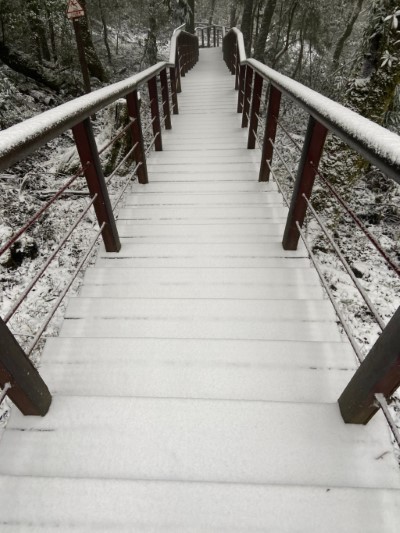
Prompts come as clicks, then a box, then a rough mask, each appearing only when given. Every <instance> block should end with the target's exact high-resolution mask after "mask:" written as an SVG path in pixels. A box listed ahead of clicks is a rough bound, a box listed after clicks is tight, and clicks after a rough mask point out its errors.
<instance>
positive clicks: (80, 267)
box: [26, 222, 106, 355]
mask: <svg viewBox="0 0 400 533" xmlns="http://www.w3.org/2000/svg"><path fill="white" fill-rule="evenodd" d="M105 225H106V223H105V222H103V224H102V225H101V226H100V229H99V230H98V231H97V232H96V235H95V237H94V239H93V240H92V242H91V243H90V246H89V248H88V250H87V251H86V253H85V255H84V256H83V258H82V259H81V261H80V262H79V264H78V266H77V268H76V269H75V271H74V272H73V275H72V277H71V278H70V280H69V282H68V283H67V285H66V287H65V288H64V289H63V291H62V292H61V294H60V295H59V297H58V298H57V300H56V303H55V305H54V307H53V308H52V309H51V310H50V312H49V313H48V314H47V316H46V319H45V321H44V323H43V324H42V325H41V327H40V329H39V330H38V331H37V333H36V335H35V337H34V339H33V341H32V343H31V345H30V346H29V348H28V349H27V351H26V354H27V355H30V354H31V353H32V352H33V350H34V349H35V347H36V345H37V343H38V342H39V340H40V337H41V336H42V334H43V332H44V331H45V330H46V328H47V326H48V325H49V322H50V320H51V319H52V318H53V316H54V314H55V313H56V311H57V309H58V308H59V307H60V304H61V302H62V301H63V299H64V298H65V295H66V294H67V292H68V291H69V289H70V287H71V285H72V284H73V282H74V281H75V278H76V277H77V275H78V274H79V272H80V271H81V270H82V268H83V265H84V264H85V261H86V259H87V258H88V257H89V256H90V253H91V251H92V250H93V248H94V246H95V244H96V242H97V240H98V238H99V237H100V235H101V232H102V231H103V229H104V227H105Z"/></svg>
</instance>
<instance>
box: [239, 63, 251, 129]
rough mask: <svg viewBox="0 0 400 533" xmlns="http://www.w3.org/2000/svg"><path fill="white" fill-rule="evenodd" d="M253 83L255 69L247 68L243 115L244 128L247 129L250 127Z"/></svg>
mask: <svg viewBox="0 0 400 533" xmlns="http://www.w3.org/2000/svg"><path fill="white" fill-rule="evenodd" d="M252 82H253V69H252V68H251V67H250V66H249V65H247V66H246V79H245V84H244V100H243V113H242V128H247V126H248V125H249V113H250V96H251V85H252Z"/></svg>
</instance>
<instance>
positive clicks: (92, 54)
mask: <svg viewBox="0 0 400 533" xmlns="http://www.w3.org/2000/svg"><path fill="white" fill-rule="evenodd" d="M79 3H80V4H81V6H82V8H83V9H84V10H85V16H84V17H81V18H80V19H79V24H80V26H81V32H82V39H83V44H84V47H85V56H86V61H87V64H88V69H89V72H90V74H91V75H92V76H94V77H95V78H97V79H99V80H100V81H103V82H106V81H108V76H107V74H106V71H105V70H104V67H103V65H102V63H101V61H100V59H99V56H98V55H97V52H96V50H95V48H94V45H93V40H92V35H91V33H90V27H89V16H88V9H87V5H86V0H79Z"/></svg>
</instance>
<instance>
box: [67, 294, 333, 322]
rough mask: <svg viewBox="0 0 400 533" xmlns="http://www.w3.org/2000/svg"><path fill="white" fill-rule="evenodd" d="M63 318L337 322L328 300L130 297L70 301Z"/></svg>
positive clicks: (80, 298) (81, 298) (75, 299)
mask: <svg viewBox="0 0 400 533" xmlns="http://www.w3.org/2000/svg"><path fill="white" fill-rule="evenodd" d="M65 317H66V318H70V319H71V318H74V319H75V318H85V317H87V318H94V317H98V318H125V319H127V318H131V319H133V320H146V321H147V320H151V319H153V320H164V319H167V318H169V319H176V320H182V322H185V321H188V322H193V321H202V320H205V321H211V322H212V321H215V322H224V321H228V320H232V321H241V322H243V323H251V324H254V323H257V322H260V323H261V324H263V323H268V322H281V321H283V322H285V321H288V322H290V321H300V322H317V321H318V322H336V315H335V313H334V311H333V308H332V304H331V303H330V301H329V300H320V299H318V300H311V299H308V300H306V301H303V300H279V299H278V300H247V299H233V298H227V299H215V298H210V299H186V298H175V299H168V298H166V299H160V298H155V299H152V298H143V299H135V298H129V297H122V298H118V297H114V298H83V297H79V296H78V297H73V298H70V300H69V304H68V307H67V310H66V313H65Z"/></svg>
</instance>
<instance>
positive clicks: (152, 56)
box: [147, 0, 158, 65]
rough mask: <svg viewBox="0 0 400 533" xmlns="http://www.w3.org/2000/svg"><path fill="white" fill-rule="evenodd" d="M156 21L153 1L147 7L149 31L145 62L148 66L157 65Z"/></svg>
mask: <svg viewBox="0 0 400 533" xmlns="http://www.w3.org/2000/svg"><path fill="white" fill-rule="evenodd" d="M157 55H158V50H157V20H156V5H155V2H154V0H153V1H152V2H151V4H150V6H149V31H148V33H147V60H148V62H149V64H150V65H155V64H156V63H157Z"/></svg>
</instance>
